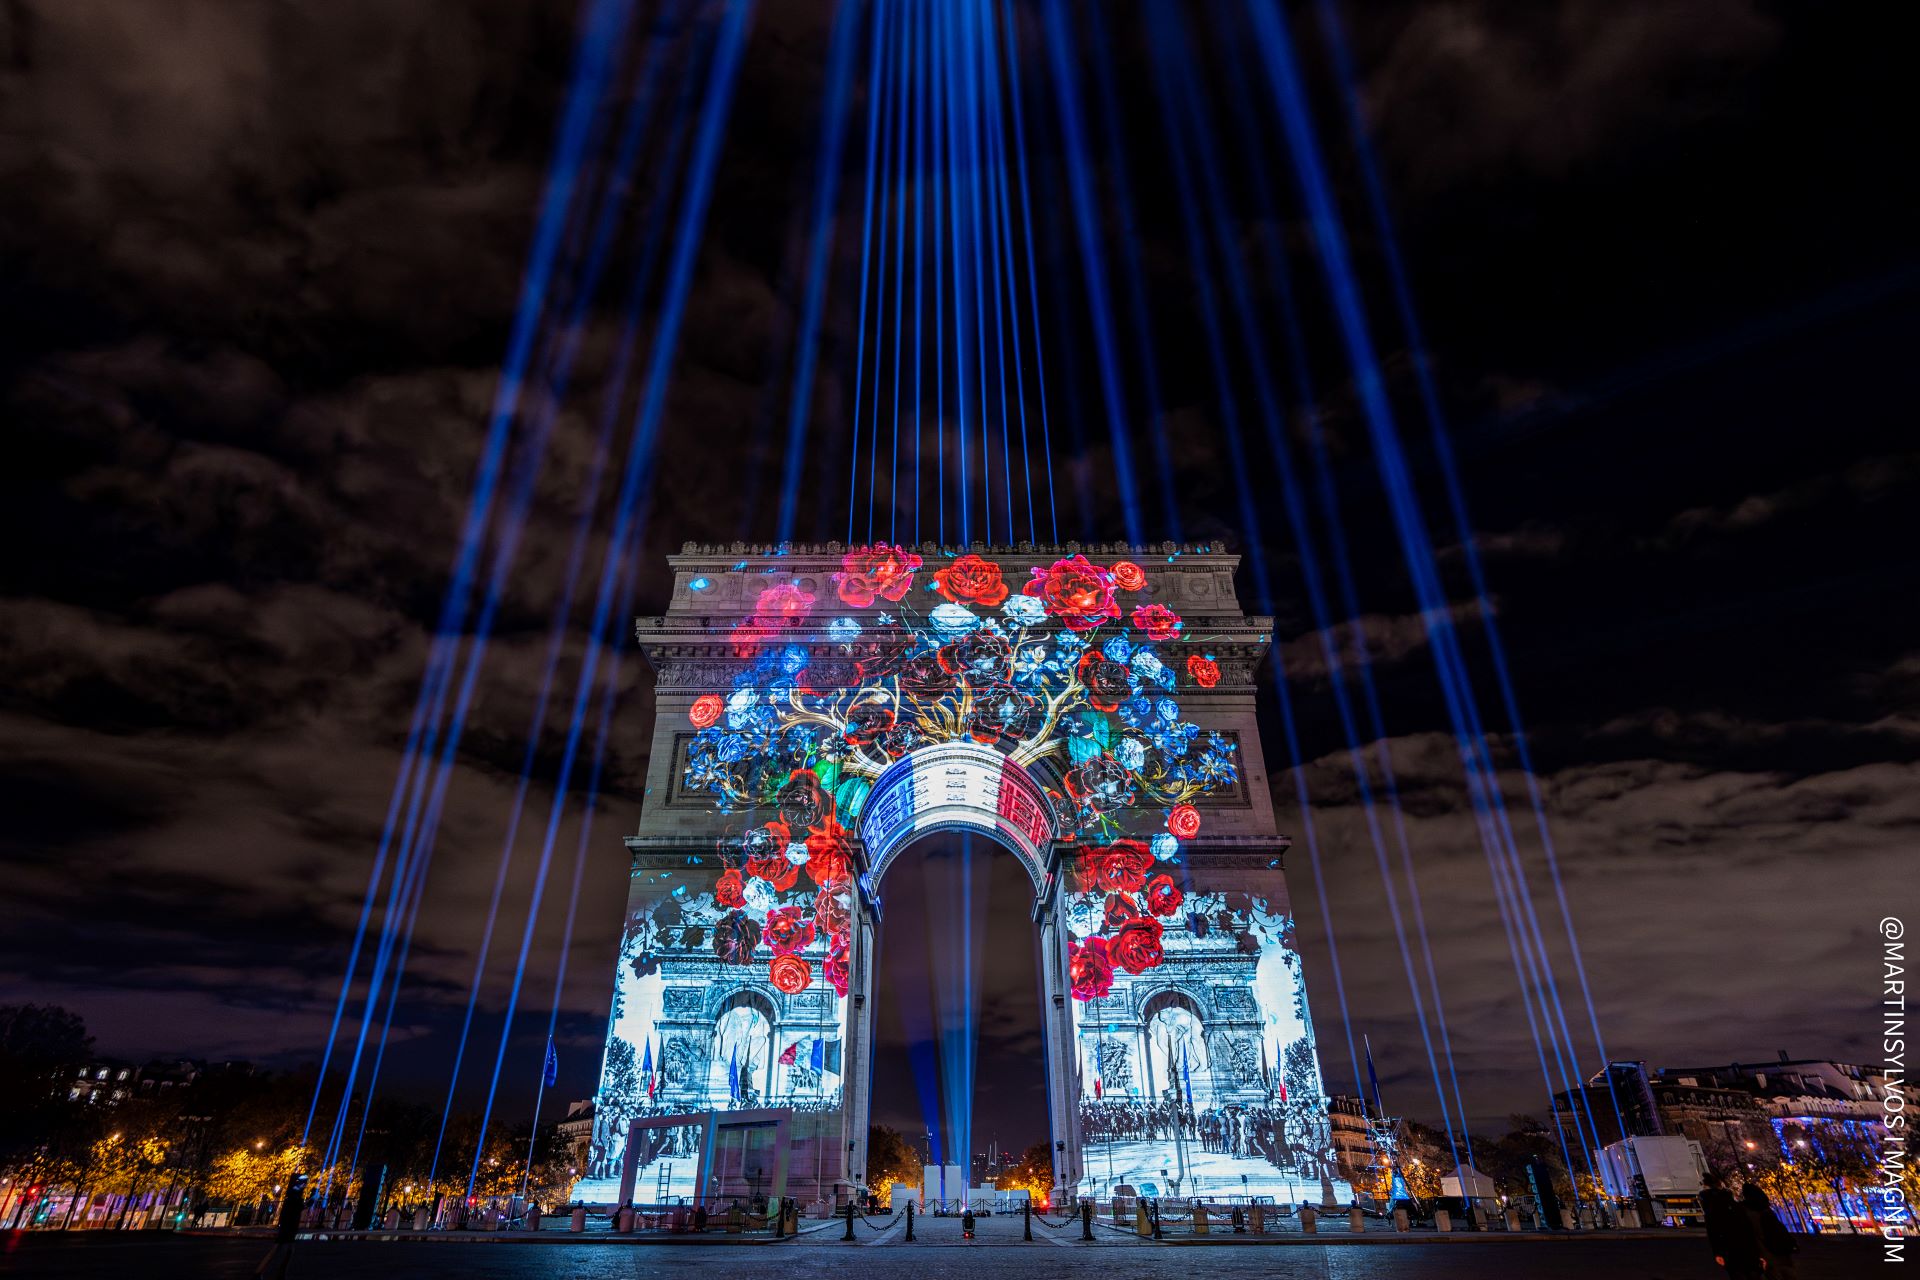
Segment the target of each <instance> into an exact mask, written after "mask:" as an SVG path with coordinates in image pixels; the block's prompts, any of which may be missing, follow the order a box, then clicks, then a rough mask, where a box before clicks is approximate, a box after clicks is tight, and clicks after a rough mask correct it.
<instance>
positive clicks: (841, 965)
mask: <svg viewBox="0 0 1920 1280" xmlns="http://www.w3.org/2000/svg"><path fill="white" fill-rule="evenodd" d="M850 969H851V966H849V965H848V963H847V949H846V948H845V947H835V948H834V949H833V950H832V951H829V952H827V958H826V959H825V960H824V961H822V962H821V964H820V972H821V974H822V975H824V976H825V977H826V980H827V981H828V982H830V983H832V984H833V993H834V994H835V995H840V996H844V995H845V994H847V981H848V979H849V977H850V976H851V972H850Z"/></svg>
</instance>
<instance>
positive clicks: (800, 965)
mask: <svg viewBox="0 0 1920 1280" xmlns="http://www.w3.org/2000/svg"><path fill="white" fill-rule="evenodd" d="M767 977H768V979H770V980H771V981H772V983H773V985H774V986H776V987H778V988H779V989H780V990H782V991H784V992H786V993H787V994H788V995H790V996H797V995H799V994H800V993H801V992H802V991H805V990H806V989H807V988H808V987H810V986H812V985H813V966H812V965H810V964H808V963H807V962H806V961H805V960H802V959H801V958H800V957H799V956H791V955H783V956H775V957H774V958H773V961H772V963H770V964H768V965H767Z"/></svg>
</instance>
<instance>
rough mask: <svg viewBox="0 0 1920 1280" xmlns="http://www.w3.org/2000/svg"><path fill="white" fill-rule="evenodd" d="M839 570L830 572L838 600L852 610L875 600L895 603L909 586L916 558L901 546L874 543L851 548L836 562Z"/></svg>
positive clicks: (917, 559)
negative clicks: (849, 606)
mask: <svg viewBox="0 0 1920 1280" xmlns="http://www.w3.org/2000/svg"><path fill="white" fill-rule="evenodd" d="M840 566H841V570H842V571H841V572H839V573H836V574H834V575H833V585H834V588H835V590H837V591H838V592H839V593H840V599H841V600H842V601H843V602H845V603H846V604H849V605H851V606H852V607H854V608H856V609H864V608H866V607H867V606H868V605H870V604H872V603H873V602H874V601H875V600H891V601H894V602H896V603H897V602H898V601H899V600H900V598H901V597H902V596H905V595H906V594H907V592H908V591H909V590H910V589H911V588H912V587H913V572H914V570H916V569H918V568H919V567H920V557H919V556H917V555H914V554H913V553H912V552H911V551H908V550H907V549H906V548H904V547H890V546H888V545H887V544H886V543H884V542H877V543H875V544H874V545H873V546H871V547H855V548H854V549H853V550H852V551H849V552H847V554H846V556H845V557H844V558H843V559H842V560H841V562H840Z"/></svg>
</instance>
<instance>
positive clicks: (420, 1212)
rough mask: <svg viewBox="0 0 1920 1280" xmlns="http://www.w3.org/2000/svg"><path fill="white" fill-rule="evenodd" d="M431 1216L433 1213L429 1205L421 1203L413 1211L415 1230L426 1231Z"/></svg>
mask: <svg viewBox="0 0 1920 1280" xmlns="http://www.w3.org/2000/svg"><path fill="white" fill-rule="evenodd" d="M431 1218H432V1214H431V1213H429V1212H428V1210H427V1206H425V1205H421V1206H420V1207H419V1208H418V1209H415V1210H414V1211H413V1229H414V1230H415V1231H425V1230H426V1229H427V1223H428V1222H429V1221H430V1220H431Z"/></svg>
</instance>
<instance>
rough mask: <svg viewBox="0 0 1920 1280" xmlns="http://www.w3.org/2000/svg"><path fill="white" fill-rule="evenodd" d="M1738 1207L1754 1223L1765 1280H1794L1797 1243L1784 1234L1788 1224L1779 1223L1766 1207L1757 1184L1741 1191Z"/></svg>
mask: <svg viewBox="0 0 1920 1280" xmlns="http://www.w3.org/2000/svg"><path fill="white" fill-rule="evenodd" d="M1740 1204H1741V1207H1742V1208H1744V1209H1745V1210H1746V1211H1747V1217H1748V1219H1749V1220H1750V1221H1751V1222H1752V1223H1753V1229H1754V1232H1755V1233H1756V1234H1757V1235H1758V1236H1759V1237H1760V1253H1761V1256H1762V1257H1763V1258H1765V1259H1766V1263H1767V1276H1768V1280H1781V1278H1782V1277H1784V1280H1794V1277H1795V1276H1797V1275H1798V1274H1799V1273H1800V1266H1799V1264H1798V1263H1797V1262H1795V1261H1794V1258H1793V1255H1794V1254H1796V1253H1798V1252H1800V1242H1799V1241H1798V1240H1795V1239H1794V1238H1793V1232H1791V1231H1789V1230H1787V1224H1786V1223H1784V1222H1782V1221H1780V1215H1779V1214H1777V1213H1775V1212H1774V1211H1773V1206H1772V1205H1771V1204H1769V1203H1767V1193H1766V1192H1764V1191H1762V1190H1761V1189H1760V1188H1759V1187H1758V1186H1757V1185H1756V1184H1754V1183H1751V1182H1749V1183H1748V1184H1747V1185H1746V1186H1745V1187H1743V1188H1741V1191H1740Z"/></svg>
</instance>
